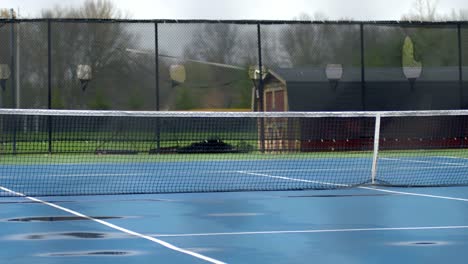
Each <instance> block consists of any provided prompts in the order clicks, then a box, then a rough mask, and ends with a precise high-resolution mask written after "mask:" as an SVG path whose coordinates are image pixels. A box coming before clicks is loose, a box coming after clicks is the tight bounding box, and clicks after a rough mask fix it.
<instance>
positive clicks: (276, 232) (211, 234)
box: [151, 226, 468, 237]
mask: <svg viewBox="0 0 468 264" xmlns="http://www.w3.org/2000/svg"><path fill="white" fill-rule="evenodd" d="M447 229H468V226H416V227H375V228H344V229H310V230H278V231H251V232H224V233H222V232H220V233H192V234H154V235H151V236H153V237H200V236H242V235H278V234H307V233H346V232H368V231H408V230H410V231H411V230H413V231H417V230H447Z"/></svg>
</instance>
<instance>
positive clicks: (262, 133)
mask: <svg viewBox="0 0 468 264" xmlns="http://www.w3.org/2000/svg"><path fill="white" fill-rule="evenodd" d="M257 44H258V71H259V76H260V78H259V81H258V102H257V104H258V105H257V110H258V111H259V112H263V111H264V110H265V109H263V62H262V35H261V26H260V23H257ZM260 152H261V153H264V152H265V120H264V118H260Z"/></svg>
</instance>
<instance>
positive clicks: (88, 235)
mask: <svg viewBox="0 0 468 264" xmlns="http://www.w3.org/2000/svg"><path fill="white" fill-rule="evenodd" d="M126 237H128V236H127V235H125V234H122V233H99V232H62V233H36V234H20V235H13V236H10V237H8V238H7V240H59V239H61V240H64V239H115V238H126Z"/></svg>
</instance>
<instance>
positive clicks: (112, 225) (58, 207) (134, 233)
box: [0, 186, 224, 264]
mask: <svg viewBox="0 0 468 264" xmlns="http://www.w3.org/2000/svg"><path fill="white" fill-rule="evenodd" d="M0 190H2V191H5V192H8V193H11V194H14V195H16V196H20V197H23V198H26V199H28V200H31V201H34V202H37V203H41V204H44V205H47V206H50V207H53V208H56V209H59V210H62V211H64V212H67V213H69V214H72V215H75V216H78V217H81V218H84V219H88V220H90V221H94V222H96V223H99V224H101V225H104V226H107V227H110V228H112V229H115V230H118V231H120V232H123V233H125V234H128V235H131V236H136V237H139V238H143V239H146V240H149V241H152V242H155V243H157V244H159V245H161V246H163V247H166V248H168V249H171V250H174V251H177V252H180V253H183V254H187V255H190V256H192V257H195V258H198V259H201V260H205V261H207V262H211V263H216V264H224V262H222V261H219V260H216V259H213V258H210V257H207V256H204V255H201V254H199V253H196V252H192V251H189V250H186V249H182V248H179V247H176V246H174V245H172V244H170V243H168V242H165V241H162V240H160V239H157V238H154V237H151V236H147V235H143V234H140V233H137V232H135V231H132V230H129V229H126V228H123V227H120V226H117V225H114V224H111V223H109V222H106V221H103V220H99V219H95V218H93V217H91V216H87V215H84V214H82V213H79V212H77V211H73V210H71V209H68V208H65V207H62V206H60V205H56V204H53V203H49V202H46V201H43V200H40V199H37V198H34V197H30V196H27V195H25V194H22V193H19V192H15V191H12V190H10V189H8V188H5V187H3V186H0Z"/></svg>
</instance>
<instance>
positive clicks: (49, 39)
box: [47, 19, 52, 154]
mask: <svg viewBox="0 0 468 264" xmlns="http://www.w3.org/2000/svg"><path fill="white" fill-rule="evenodd" d="M51 32H52V30H51V21H50V19H48V20H47V109H52V36H51V35H52V33H51ZM47 130H48V152H49V154H52V116H47Z"/></svg>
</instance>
